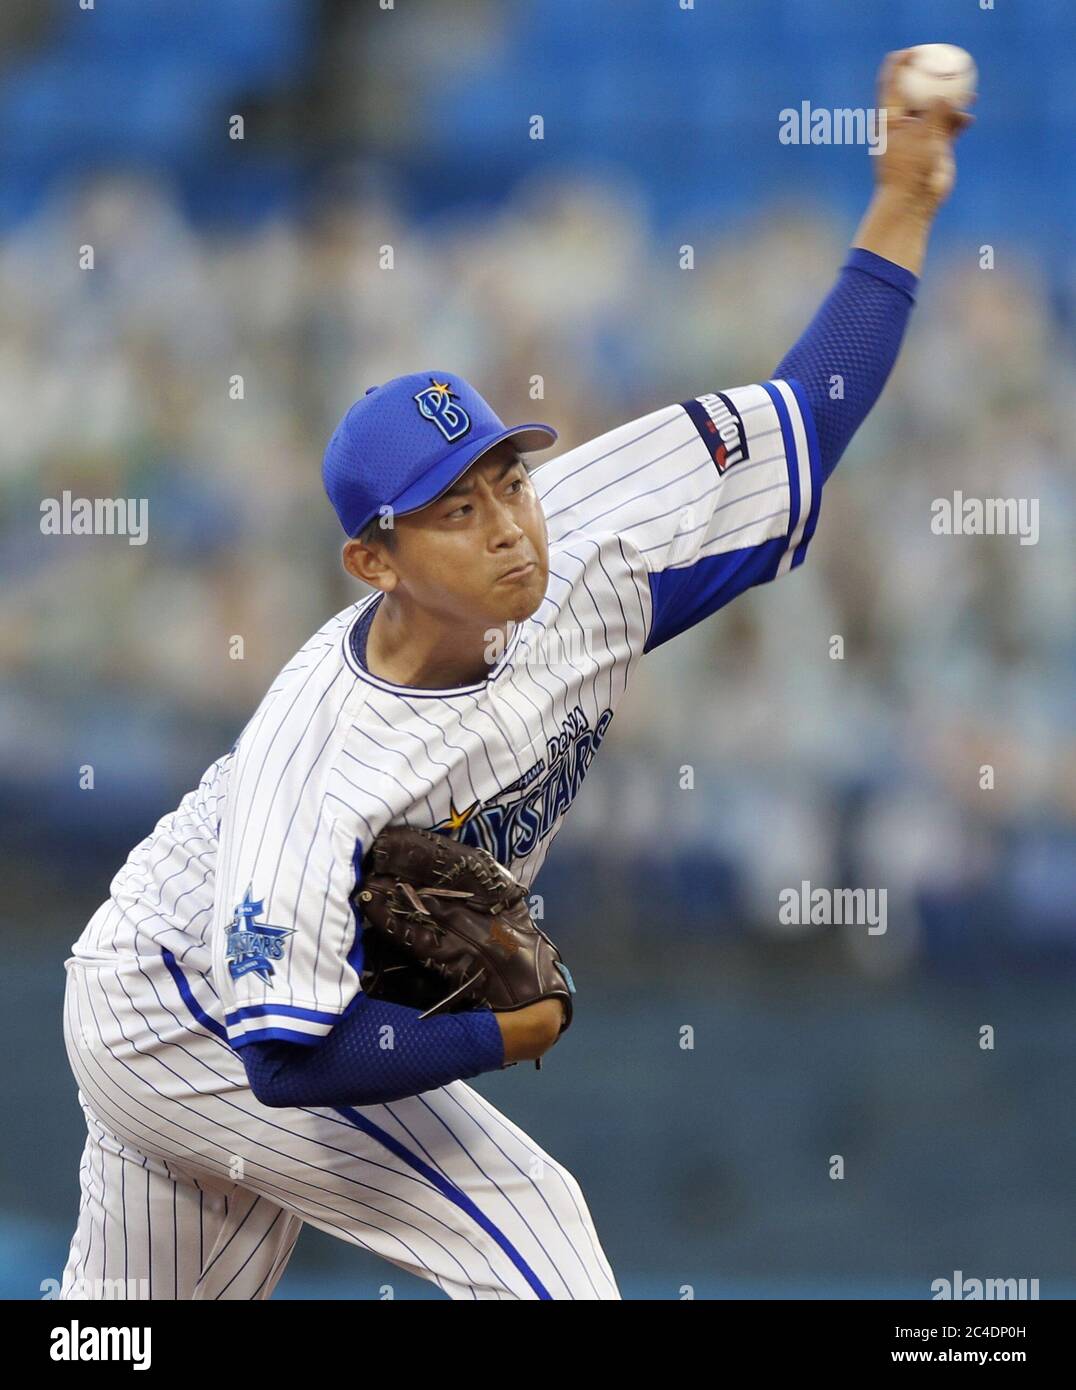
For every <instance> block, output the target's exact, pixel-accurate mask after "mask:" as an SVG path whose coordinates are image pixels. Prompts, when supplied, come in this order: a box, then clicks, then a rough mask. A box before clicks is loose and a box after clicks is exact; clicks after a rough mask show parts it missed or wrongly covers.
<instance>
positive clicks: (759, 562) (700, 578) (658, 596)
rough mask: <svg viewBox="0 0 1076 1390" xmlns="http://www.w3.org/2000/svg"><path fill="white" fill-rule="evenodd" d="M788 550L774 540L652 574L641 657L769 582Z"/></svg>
mask: <svg viewBox="0 0 1076 1390" xmlns="http://www.w3.org/2000/svg"><path fill="white" fill-rule="evenodd" d="M787 549H788V537H787V536H774V537H773V538H772V539H771V540H768V541H763V542H762V543H761V545H750V546H746V547H745V548H743V549H741V550H726V551H723V552H722V553H721V554H720V555H706V556H704V557H703V558H702V559H701V560H696V561H695V563H694V564H693V565H682V566H681V567H680V568H678V569H668V570H660V571H657V572H655V571H653V570H652V571H651V572H650V574H649V575H648V579H649V583H650V602H651V609H652V613H651V619H650V632H649V634H648V636H647V639H646V642H645V644H644V645H643V651H644V652H652V651H653V650H654V648H655V647H660V646H661V644H662V643H663V642H668V641H669V640H670V639H671V638H673V637H678V636H679V635H680V633H681V632H686V631H687V629H688V628H689V627H694V626H695V624H696V623H699V622H702V620H703V618H708V617H709V616H710V614H711V613H716V612H717V610H718V609H719V608H723V607H724V606H725V604H726V603H731V602H732V600H733V599H734V598H736V597H737V596H738V595H739V594H742V593H743V592H744V591H745V590H746V589H750V588H752V587H753V586H754V585H755V584H765V583H766V582H767V581H768V580H770V579H773V577H774V576H775V575H776V573H777V566H778V565H779V564H780V563H781V556H782V555H784V553H785V551H786V550H787Z"/></svg>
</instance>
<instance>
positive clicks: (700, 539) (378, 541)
mask: <svg viewBox="0 0 1076 1390" xmlns="http://www.w3.org/2000/svg"><path fill="white" fill-rule="evenodd" d="M900 61H901V55H896V56H895V57H893V58H891V59H890V60H889V62H888V64H887V67H886V68H885V69H883V74H882V86H883V91H882V102H883V104H884V105H886V106H887V107H895V104H896V103H895V100H894V99H893V98H894V95H895V89H894V88H893V87H892V83H893V73H894V70H895V67H896V66H897V65H899V63H900ZM966 119H967V118H965V117H962V116H961V115H960V114H959V113H956V112H954V111H953V110H952V109H951V108H950V107H949V106H947V105H944V104H942V103H938V104H936V105H935V106H934V107H933V108H932V109H931V110H930V111H929V113H927V115H926V116H925V117H923V118H921V119H912V118H900V119H898V118H897V114H896V112H895V111H894V112H893V113H892V116H891V119H890V122H889V131H888V150H887V152H886V153H885V154H884V155H882V156H880V157H878V158H877V160H876V161H875V165H876V174H877V179H878V187H877V189H876V191H875V196H874V198H873V200H872V202H871V204H870V207H869V209H868V211H867V213H866V215H865V217H864V219H863V222H862V223H861V225H860V227H859V230H858V232H857V234H856V237H855V239H854V241H853V244H852V250H851V252H850V255H849V257H848V259H847V261H846V263H845V264H844V266H843V268H842V269H841V271H840V274H839V277H838V279H837V281H836V284H835V285H834V287H833V289H832V290H831V291H830V293H829V295H828V296H827V298H826V300H825V301H824V302H823V304H822V306H821V308H820V309H819V311H818V313H817V315H816V316H815V318H814V320H813V321H812V323H811V325H810V326H809V327H808V329H807V331H806V332H805V334H804V335H803V337H802V338H801V339H800V341H799V342H798V343H797V344H796V345H795V346H794V347H793V348H792V349H791V351H790V352H789V353H788V354H787V355H786V356H785V358H784V359H783V360H782V362H781V363H780V365H779V366H778V367H777V369H776V370H775V372H774V374H773V379H772V380H768V381H764V382H761V383H759V384H757V385H751V386H746V387H742V388H737V389H733V390H728V391H716V390H706V391H703V392H702V393H701V394H700V395H699V396H697V397H695V398H693V399H690V400H686V401H684V402H681V403H678V404H672V405H667V406H665V407H663V408H662V409H659V410H655V411H653V412H652V413H650V414H647V415H644V416H643V417H641V418H640V419H635V420H632V421H630V422H629V423H627V424H623V425H620V426H618V427H617V428H615V429H613V430H610V431H609V432H608V433H606V434H602V435H600V436H599V437H598V438H596V439H592V440H590V441H589V442H588V443H585V444H583V445H581V446H580V447H578V448H575V449H572V450H571V451H570V452H568V453H565V454H562V455H561V456H560V457H557V458H555V459H553V460H552V461H549V462H546V463H544V464H543V465H542V466H540V467H539V466H538V465H537V464H536V463H535V461H534V459H533V457H532V455H534V454H535V453H536V452H540V451H541V450H544V449H546V448H548V447H549V445H551V444H552V443H553V442H554V440H555V439H556V432H555V430H553V429H552V428H551V427H550V426H548V425H543V424H533V423H532V424H523V425H517V426H513V427H510V428H506V427H505V426H504V424H503V423H502V421H501V420H500V419H498V417H497V416H496V415H495V414H494V412H493V411H492V410H491V409H490V407H489V406H488V405H487V404H486V402H485V401H484V400H483V399H482V397H481V396H480V395H479V394H478V392H477V391H476V390H475V389H474V388H473V387H472V386H470V385H468V383H467V382H466V381H464V380H463V379H462V378H461V377H459V376H458V375H457V374H456V373H454V372H451V371H422V372H416V373H413V374H411V375H407V376H402V377H398V378H396V379H394V380H392V381H389V382H387V383H385V384H384V385H381V386H377V387H371V388H370V389H369V390H368V391H367V392H366V394H365V395H364V396H363V397H362V398H361V399H359V400H358V401H357V402H356V403H355V404H354V405H353V406H352V407H351V408H350V409H349V410H348V412H347V414H346V415H345V416H344V418H343V420H342V421H341V423H340V425H339V427H338V428H337V430H336V432H335V433H334V434H333V436H332V438H331V440H330V442H329V444H328V447H327V450H326V452H325V458H324V467H323V476H324V482H325V487H326V490H327V492H328V496H329V498H330V500H331V502H332V504H333V506H334V508H335V510H336V513H337V515H338V517H339V519H340V521H341V523H342V525H343V529H344V532H345V533H346V536H347V537H348V539H347V542H346V544H345V546H344V550H343V562H344V565H345V567H346V568H347V570H348V571H349V572H350V573H351V574H352V575H353V576H354V577H355V578H356V579H359V580H362V581H364V583H365V584H366V585H367V586H369V588H370V589H372V591H373V592H372V593H371V594H368V595H367V596H365V597H363V598H360V599H359V601H358V602H356V603H354V604H353V605H351V606H350V607H348V608H347V609H345V610H344V611H343V612H342V613H339V614H337V615H336V616H335V617H333V618H332V619H330V620H329V621H328V622H327V623H326V624H325V625H324V626H323V627H322V628H321V629H320V630H319V631H318V632H316V633H315V634H314V635H313V636H312V637H311V638H310V640H309V641H308V642H307V643H306V644H305V645H304V646H303V647H302V648H301V649H300V650H299V651H298V652H297V653H296V654H295V655H294V656H293V657H292V658H291V660H290V661H289V662H288V663H287V665H286V666H285V667H284V668H283V670H282V671H281V672H280V674H279V675H278V676H277V677H276V679H275V680H274V681H273V683H272V685H271V686H270V688H269V690H268V692H267V694H266V695H265V697H264V699H263V700H262V702H261V704H260V705H259V706H258V708H257V710H256V711H255V713H254V715H253V717H252V718H251V720H250V722H249V723H248V724H247V726H246V728H245V729H244V730H243V732H242V733H241V735H240V737H239V739H238V740H237V742H236V744H235V746H234V747H233V748H232V749H231V751H230V752H228V753H227V754H225V755H224V756H223V757H221V758H219V759H218V760H217V761H216V762H214V763H213V764H212V766H211V767H209V768H208V769H207V771H206V772H205V775H204V776H203V778H202V780H201V782H200V784H199V785H198V786H197V787H196V788H195V789H194V790H193V791H191V792H190V793H188V794H187V795H186V796H185V797H184V798H183V800H182V802H181V803H180V805H179V807H178V808H177V809H176V810H175V811H173V812H172V813H171V814H169V815H166V816H165V817H164V818H163V819H162V820H161V821H160V822H159V823H158V825H157V826H156V827H155V829H154V830H153V831H152V832H151V833H150V834H149V835H148V836H147V837H146V839H145V840H144V841H143V842H142V843H141V844H140V845H138V846H137V848H135V849H134V850H133V851H132V853H131V855H130V857H129V858H128V860H127V862H126V864H125V865H124V866H123V868H122V869H121V870H120V871H119V873H118V874H117V876H116V878H115V879H114V881H113V883H112V886H111V893H110V897H109V898H108V900H107V901H106V902H105V903H104V904H103V905H102V906H101V907H100V908H99V910H98V911H97V912H96V913H95V915H94V916H93V918H92V919H91V921H90V922H89V924H88V925H87V927H86V929H85V930H84V932H83V933H82V935H81V937H80V938H79V940H78V942H77V943H76V944H75V946H74V948H73V955H72V957H71V958H70V959H69V960H68V962H67V967H68V983H67V991H66V1002H65V1015H64V1031H65V1040H66V1044H67V1049H68V1055H69V1058H70V1062H71V1066H72V1069H73V1071H74V1074H75V1077H76V1080H77V1083H78V1090H79V1101H80V1104H81V1106H82V1108H83V1111H84V1113H85V1117H86V1125H87V1130H88V1134H87V1139H86V1145H85V1151H84V1154H83V1158H82V1166H81V1174H80V1176H81V1206H80V1211H79V1217H78V1225H77V1229H76V1231H75V1234H74V1237H73V1239H72V1242H71V1249H70V1255H69V1259H68V1262H67V1266H66V1269H65V1271H64V1277H63V1282H62V1293H61V1296H62V1297H64V1298H70V1299H77V1298H98V1297H103V1296H106V1295H105V1294H104V1293H103V1292H102V1290H108V1289H111V1290H115V1289H116V1287H117V1286H118V1285H119V1284H120V1283H121V1282H122V1287H123V1288H124V1289H125V1291H126V1293H127V1296H128V1297H137V1298H151V1299H262V1298H268V1297H269V1296H270V1294H271V1293H272V1291H273V1289H274V1287H275V1286H276V1284H277V1282H278V1280H279V1279H280V1276H281V1274H282V1273H283V1271H284V1268H285V1266H286V1264H287V1261H288V1257H289V1255H290V1253H291V1251H292V1248H293V1246H294V1244H295V1241H296V1238H297V1237H298V1234H299V1231H300V1229H301V1227H302V1225H303V1223H304V1222H309V1223H311V1224H312V1225H314V1226H317V1227H320V1228H321V1229H322V1230H324V1231H329V1232H331V1233H332V1234H333V1235H336V1236H339V1237H341V1238H342V1239H343V1240H346V1241H349V1242H351V1243H352V1244H354V1245H357V1246H361V1247H363V1248H365V1249H367V1250H371V1251H374V1252H376V1254H378V1255H380V1256H382V1257H384V1259H385V1260H387V1261H390V1262H391V1263H392V1264H394V1265H398V1266H400V1267H401V1268H403V1269H406V1270H408V1271H410V1272H411V1273H413V1274H417V1275H419V1276H421V1277H423V1278H425V1279H428V1280H430V1281H432V1282H433V1283H434V1284H436V1285H437V1286H438V1287H439V1288H440V1289H441V1290H442V1291H443V1292H444V1293H445V1294H446V1295H448V1296H449V1297H451V1298H459V1299H616V1298H618V1297H619V1296H620V1295H619V1292H618V1289H617V1284H616V1280H615V1278H614V1276H613V1272H612V1270H611V1268H610V1266H609V1262H608V1260H607V1259H606V1257H605V1254H604V1253H603V1250H602V1246H601V1243H600V1241H599V1238H598V1234H597V1232H596V1230H595V1228H594V1223H593V1221H592V1219H591V1216H590V1213H589V1211H588V1209H587V1204H586V1201H585V1199H584V1197H583V1194H582V1191H581V1190H580V1187H579V1184H578V1182H577V1181H576V1179H575V1178H574V1177H573V1176H572V1174H571V1173H570V1172H568V1171H567V1170H566V1169H565V1168H564V1167H563V1165H561V1164H560V1163H558V1162H557V1160H556V1159H555V1158H553V1157H552V1156H551V1155H549V1154H548V1153H546V1152H544V1151H543V1149H542V1148H541V1147H540V1145H539V1144H537V1143H536V1142H535V1141H534V1140H533V1139H532V1138H530V1137H529V1136H528V1135H527V1134H525V1133H523V1132H522V1130H520V1129H519V1128H518V1127H517V1126H516V1125H514V1124H513V1123H512V1121H511V1120H510V1119H508V1118H507V1117H506V1116H505V1115H503V1114H501V1113H500V1112H499V1111H498V1110H497V1109H496V1108H495V1107H494V1106H492V1105H491V1104H490V1103H489V1102H488V1101H487V1100H485V1099H483V1097H482V1096H481V1095H479V1094H478V1092H477V1091H475V1090H474V1089H472V1088H471V1087H469V1086H468V1085H467V1084H466V1081H467V1079H469V1078H471V1077H474V1076H476V1075H479V1074H481V1073H482V1072H488V1071H494V1070H497V1069H499V1068H501V1067H504V1066H508V1065H511V1064H513V1063H516V1062H519V1061H521V1060H524V1059H533V1060H537V1059H540V1058H541V1056H542V1054H543V1053H544V1052H546V1051H547V1050H548V1049H549V1048H550V1047H552V1046H553V1045H554V1043H555V1042H556V1040H557V1038H558V1037H559V1035H560V1033H561V1031H562V1029H563V1027H564V1026H565V1022H566V1017H567V1010H566V1006H565V1000H564V998H562V997H557V995H556V992H554V991H550V993H549V995H548V997H541V998H538V999H537V1000H536V1001H535V1002H533V1003H529V1004H527V1005H526V1006H525V1007H522V1008H516V1009H511V1010H501V1011H498V1010H495V1009H493V1008H470V1009H464V1010H461V1011H456V1012H444V1013H440V1014H437V1013H435V1014H432V1015H428V1016H424V1015H423V1013H420V1011H419V1010H417V1009H414V1008H409V1007H407V1006H405V1005H402V1004H398V1003H392V1002H389V1001H388V1000H387V999H384V998H377V997H372V996H370V995H369V994H367V993H365V992H364V990H363V989H362V985H361V980H362V972H363V955H364V946H363V938H364V927H363V923H362V920H361V918H360V915H359V913H358V912H357V911H356V909H355V906H354V904H355V902H356V901H357V899H356V897H355V894H356V891H357V889H358V888H359V887H360V886H361V884H362V881H363V862H364V858H365V856H366V855H367V853H368V851H369V850H370V847H371V845H372V844H373V843H374V841H375V840H377V838H378V836H379V835H381V834H382V832H384V831H386V830H387V828H388V827H413V828H416V829H419V830H423V831H435V832H439V833H440V834H441V835H443V836H447V837H449V838H451V839H453V840H455V841H458V842H462V843H463V844H465V845H473V846H477V847H481V848H482V849H484V850H486V851H488V852H489V853H490V854H491V855H492V856H493V857H494V859H496V860H497V861H498V863H499V864H500V865H501V866H503V867H504V869H505V870H507V871H508V873H509V874H510V875H511V876H512V877H513V878H514V879H515V880H516V881H518V882H519V883H521V884H522V885H524V887H525V888H527V889H528V890H529V888H530V886H531V885H532V884H533V883H534V880H535V877H536V875H537V874H538V872H539V870H540V868H541V866H542V864H543V862H544V861H545V858H546V855H547V854H548V852H549V848H550V845H551V844H552V842H553V839H554V837H555V836H556V834H557V832H558V831H559V829H560V827H561V824H562V822H563V820H564V817H565V815H566V814H567V812H568V809H569V808H570V806H571V805H572V803H573V801H574V799H575V797H576V795H577V794H578V792H579V789H580V786H581V784H582V782H583V780H584V778H585V776H586V773H587V770H588V768H589V767H590V764H591V761H592V760H593V758H594V756H595V754H596V753H597V752H598V749H599V748H600V747H601V744H602V741H603V740H604V738H605V736H606V733H607V732H608V729H609V724H610V721H611V720H612V718H613V715H614V712H615V710H616V707H617V704H618V702H619V700H620V698H621V696H622V695H623V693H624V691H625V689H626V688H627V685H628V682H629V680H630V679H631V675H632V672H633V671H634V670H635V667H636V665H637V664H638V662H639V661H640V660H641V659H642V657H643V656H644V654H645V653H647V652H649V651H651V650H653V649H654V648H655V647H658V646H660V645H661V644H662V643H664V642H667V641H668V640H669V639H670V638H672V637H675V636H676V635H677V634H678V633H681V632H683V631H685V630H686V629H687V628H690V627H692V626H693V625H694V624H695V623H698V622H699V621H701V620H702V619H703V618H705V617H706V616H707V615H708V614H710V613H712V612H714V611H715V610H716V609H717V608H719V607H721V606H722V605H724V604H726V603H728V602H729V601H730V600H731V599H733V598H735V596H736V595H737V594H739V593H741V592H743V590H745V589H747V588H749V587H751V586H752V585H755V584H760V583H764V582H766V581H768V580H771V579H774V578H775V577H777V576H778V575H782V574H785V573H786V572H787V571H789V570H791V569H794V568H795V567H796V566H797V565H799V564H800V563H801V562H802V560H803V558H804V555H805V553H806V551H807V547H808V546H809V544H810V542H811V537H812V535H813V534H814V531H815V525H816V522H817V519H818V513H819V504H820V501H821V495H822V489H823V485H824V483H825V481H826V479H827V478H828V476H829V474H830V473H831V471H832V470H833V468H834V466H835V465H836V463H837V460H838V459H839V458H840V456H841V454H842V452H843V450H844V448H845V446H846V445H847V443H848V440H849V439H850V438H851V436H852V434H853V432H854V430H855V429H856V428H857V426H858V425H859V423H860V422H861V421H862V419H863V418H864V417H865V415H866V414H867V412H868V411H869V409H870V407H871V405H872V404H873V402H874V401H875V399H876V398H877V396H878V394H879V392H880V391H881V389H882V386H883V384H884V382H885V380H886V377H887V376H888V373H889V371H890V369H891V367H892V365H893V362H894V360H895V358H896V354H897V351H898V348H899V345H900V342H901V338H902V335H903V333H904V329H905V325H906V322H907V318H908V315H909V313H910V310H911V307H912V303H913V295H914V291H915V288H916V285H917V282H918V281H917V277H918V274H919V272H920V268H921V264H922V259H923V254H924V249H925V245H926V240H927V234H928V230H929V227H930V224H931V221H932V219H933V216H934V213H935V211H936V209H937V207H938V205H939V203H940V202H941V201H942V199H943V198H944V197H945V195H946V194H947V193H948V183H949V182H950V181H951V173H950V174H948V175H945V174H944V171H945V170H951V163H950V161H949V151H950V147H951V144H952V141H953V139H954V138H955V136H956V134H957V133H958V132H959V130H960V129H961V128H962V126H963V124H964V123H965V121H966ZM940 171H941V176H940ZM835 377H840V379H841V381H842V383H843V392H842V393H835V392H833V391H832V390H831V384H832V381H833V379H834V378H835Z"/></svg>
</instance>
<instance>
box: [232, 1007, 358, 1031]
mask: <svg viewBox="0 0 1076 1390" xmlns="http://www.w3.org/2000/svg"><path fill="white" fill-rule="evenodd" d="M245 1018H301V1019H304V1020H305V1021H306V1022H307V1023H330V1024H331V1023H339V1021H340V1015H339V1014H334V1013H326V1012H325V1011H324V1010H323V1009H304V1008H302V1007H301V1006H300V1005H298V1004H247V1005H246V1006H245V1007H244V1008H242V1009H236V1010H235V1011H234V1012H232V1013H230V1014H225V1015H224V1021H225V1023H227V1025H228V1027H229V1028H230V1027H231V1026H232V1025H233V1024H235V1023H241V1022H242V1021H243V1019H245Z"/></svg>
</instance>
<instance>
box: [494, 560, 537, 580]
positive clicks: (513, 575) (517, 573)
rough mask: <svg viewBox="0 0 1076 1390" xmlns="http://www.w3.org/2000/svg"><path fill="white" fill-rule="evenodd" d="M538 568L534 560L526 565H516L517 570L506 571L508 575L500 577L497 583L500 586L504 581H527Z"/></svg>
mask: <svg viewBox="0 0 1076 1390" xmlns="http://www.w3.org/2000/svg"><path fill="white" fill-rule="evenodd" d="M537 568H538V566H537V565H536V564H535V563H534V561H533V560H528V561H527V563H526V564H525V565H516V567H515V569H510V570H508V571H506V573H504V574H502V575H500V576H499V577H498V579H497V583H498V584H499V583H500V582H501V581H502V580H505V581H514V580H519V579H526V578H527V576H528V575H529V574H530V573H531V572H532V571H533V570H535V569H537Z"/></svg>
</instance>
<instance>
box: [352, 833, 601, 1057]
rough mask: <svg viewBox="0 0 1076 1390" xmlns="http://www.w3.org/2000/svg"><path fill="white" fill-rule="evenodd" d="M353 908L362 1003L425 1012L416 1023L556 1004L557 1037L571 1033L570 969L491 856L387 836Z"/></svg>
mask: <svg viewBox="0 0 1076 1390" xmlns="http://www.w3.org/2000/svg"><path fill="white" fill-rule="evenodd" d="M352 904H353V906H354V908H355V910H356V912H357V913H358V914H359V916H360V918H361V920H362V922H363V924H364V926H365V927H366V933H365V935H364V938H363V948H364V968H363V973H362V978H361V983H362V988H363V991H364V992H365V993H366V994H369V995H371V996H372V997H374V998H381V999H387V1000H389V1001H390V1002H391V1003H396V1004H406V1005H408V1006H409V1007H411V1008H419V1009H422V1010H423V1014H422V1017H423V1018H425V1017H426V1016H427V1015H429V1014H434V1013H440V1012H443V1011H446V1010H447V1011H448V1012H451V1013H456V1012H459V1011H461V1010H463V1009H481V1008H489V1009H494V1010H513V1009H522V1008H525V1007H526V1005H528V1004H534V1003H536V1002H537V1001H538V1000H539V999H550V998H556V999H560V1000H562V1001H563V1003H564V1024H563V1027H562V1028H561V1032H562V1033H563V1032H564V1029H565V1028H567V1027H568V1025H569V1024H570V1023H571V1021H572V994H573V993H574V992H575V985H574V984H573V982H572V977H571V975H570V974H569V972H568V968H567V966H565V965H564V963H563V962H562V960H561V958H560V952H559V951H558V950H557V948H556V946H554V944H553V942H552V941H551V940H550V939H549V937H548V936H546V934H545V932H543V931H542V930H541V929H540V928H539V927H537V926H535V924H534V922H533V921H532V920H531V914H530V909H529V907H528V906H527V892H526V889H525V888H524V887H523V885H522V884H521V883H519V882H518V880H516V879H515V878H513V876H512V875H511V874H510V873H509V872H508V870H507V869H506V868H505V867H504V866H503V865H502V864H499V863H498V862H497V860H496V859H494V857H493V855H492V854H490V853H489V852H488V850H484V849H475V848H474V847H472V846H470V845H461V844H460V843H459V841H458V840H453V839H450V838H449V837H448V836H447V835H441V834H438V833H437V832H435V831H432V830H417V829H414V828H412V827H410V826H403V825H396V826H390V827H389V828H388V829H387V830H383V831H382V832H381V834H380V835H379V836H378V837H377V839H376V840H375V841H374V843H373V845H372V846H371V847H370V850H369V851H368V853H367V855H366V858H365V859H364V860H363V880H362V882H361V883H360V884H359V885H358V886H357V887H356V889H355V891H354V893H353V895H352ZM539 1065H540V1061H539Z"/></svg>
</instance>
